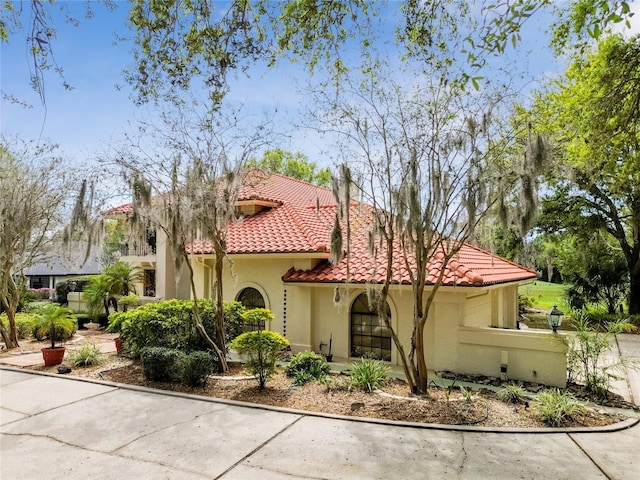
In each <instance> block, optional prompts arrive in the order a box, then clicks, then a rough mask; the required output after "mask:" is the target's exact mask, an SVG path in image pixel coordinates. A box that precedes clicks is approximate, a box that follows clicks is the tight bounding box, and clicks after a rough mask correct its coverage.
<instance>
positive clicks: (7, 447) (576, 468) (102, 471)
mask: <svg viewBox="0 0 640 480" xmlns="http://www.w3.org/2000/svg"><path fill="white" fill-rule="evenodd" d="M634 422H635V420H630V421H628V422H627V423H626V426H627V427H629V426H630V425H631V424H633V423H634ZM639 447H640V426H633V427H632V428H625V429H623V430H620V431H600V432H598V433H579V432H571V433H568V432H565V433H520V432H505V431H503V432H491V431H477V430H474V429H473V428H469V429H466V430H465V429H461V430H451V429H445V428H440V429H434V428H424V427H415V426H414V427H410V426H401V425H397V424H396V425H393V424H378V423H369V422H366V421H354V420H353V419H343V418H323V417H319V416H310V415H305V414H302V413H300V412H287V411H281V410H280V411H277V410H265V409H261V408H254V407H250V406H246V405H240V404H234V403H232V402H220V401H214V400H211V399H203V398H197V397H190V396H185V395H172V394H167V393H166V392H155V391H151V390H146V389H143V388H128V387H125V386H123V385H118V384H110V383H107V382H88V381H86V380H82V379H78V378H72V377H62V376H52V375H42V374H36V373H33V372H29V371H20V370H13V369H0V478H2V479H3V480H4V479H12V480H20V479H26V480H33V479H41V478H43V479H44V478H47V479H51V480H53V479H87V478H91V479H186V480H190V479H228V480H230V479H252V478H256V479H265V480H285V479H287V480H291V479H295V478H301V479H396V478H402V479H413V478H415V479H431V478H433V479H440V478H444V477H452V478H461V479H485V478H486V479H492V480H495V479H541V478H553V479H554V480H560V479H576V478H579V479H580V480H588V479H605V478H608V479H620V480H622V479H634V480H635V479H637V478H639V477H638V476H639V472H640V470H639V468H640V467H639V466H638V463H637V459H638V450H639Z"/></svg>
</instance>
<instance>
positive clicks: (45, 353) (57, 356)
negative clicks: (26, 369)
mask: <svg viewBox="0 0 640 480" xmlns="http://www.w3.org/2000/svg"><path fill="white" fill-rule="evenodd" d="M66 350H67V349H66V348H65V347H55V348H51V347H48V348H43V349H41V350H40V351H41V352H42V358H44V366H45V367H53V366H54V365H60V364H61V363H62V359H63V358H64V352H65V351H66Z"/></svg>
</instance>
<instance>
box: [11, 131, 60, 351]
mask: <svg viewBox="0 0 640 480" xmlns="http://www.w3.org/2000/svg"><path fill="white" fill-rule="evenodd" d="M71 185H72V184H71V179H70V177H69V176H68V175H67V173H66V172H65V168H64V164H63V161H62V159H61V158H60V157H59V156H58V154H57V151H56V147H55V146H53V145H46V144H44V145H35V144H33V143H20V142H17V141H16V142H10V141H8V140H7V139H4V138H3V139H2V140H1V141H0V302H1V303H2V306H3V308H4V311H5V312H6V314H7V317H8V326H5V325H4V324H3V323H0V335H1V336H2V340H3V342H4V344H5V346H6V348H15V347H17V346H19V345H18V335H17V330H16V322H15V316H16V311H17V309H18V305H20V299H21V296H22V294H23V292H25V291H26V281H27V280H26V277H25V276H24V273H23V272H24V269H25V268H26V267H28V266H29V265H31V264H33V263H34V262H35V261H36V259H37V258H38V256H39V255H42V253H43V252H45V251H47V250H48V248H49V246H50V244H51V243H52V242H53V239H54V232H55V230H56V228H58V227H59V226H60V225H61V221H62V218H61V209H62V207H63V206H64V201H65V200H66V199H67V195H68V193H69V189H70V187H71Z"/></svg>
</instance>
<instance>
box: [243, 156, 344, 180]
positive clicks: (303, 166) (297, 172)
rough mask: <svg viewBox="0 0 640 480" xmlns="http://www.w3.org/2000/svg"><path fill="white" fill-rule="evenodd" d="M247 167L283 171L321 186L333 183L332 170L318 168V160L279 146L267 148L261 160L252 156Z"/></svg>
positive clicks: (276, 171) (274, 171) (275, 171)
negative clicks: (313, 160)
mask: <svg viewBox="0 0 640 480" xmlns="http://www.w3.org/2000/svg"><path fill="white" fill-rule="evenodd" d="M247 167H257V168H260V169H262V170H265V171H267V172H273V173H281V174H282V175H286V176H287V177H292V178H297V179H298V180H303V181H305V182H309V183H313V184H315V185H319V186H321V187H329V186H330V185H331V170H329V169H328V168H318V165H317V164H316V162H312V161H311V160H309V157H307V156H306V155H305V154H303V153H300V152H297V153H292V152H287V151H285V150H281V149H279V148H275V149H273V150H267V151H266V152H264V153H263V154H262V158H261V159H260V160H258V159H256V158H252V159H251V160H250V161H249V162H248V163H247Z"/></svg>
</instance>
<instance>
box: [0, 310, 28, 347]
mask: <svg viewBox="0 0 640 480" xmlns="http://www.w3.org/2000/svg"><path fill="white" fill-rule="evenodd" d="M36 319H37V316H36V315H35V314H33V313H23V312H18V313H16V335H17V336H18V338H19V339H20V340H23V339H25V338H27V337H28V336H29V335H31V334H32V333H33V326H34V324H35V322H36ZM0 322H2V324H3V325H4V326H5V327H6V328H9V319H8V318H7V314H6V313H2V314H0Z"/></svg>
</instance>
